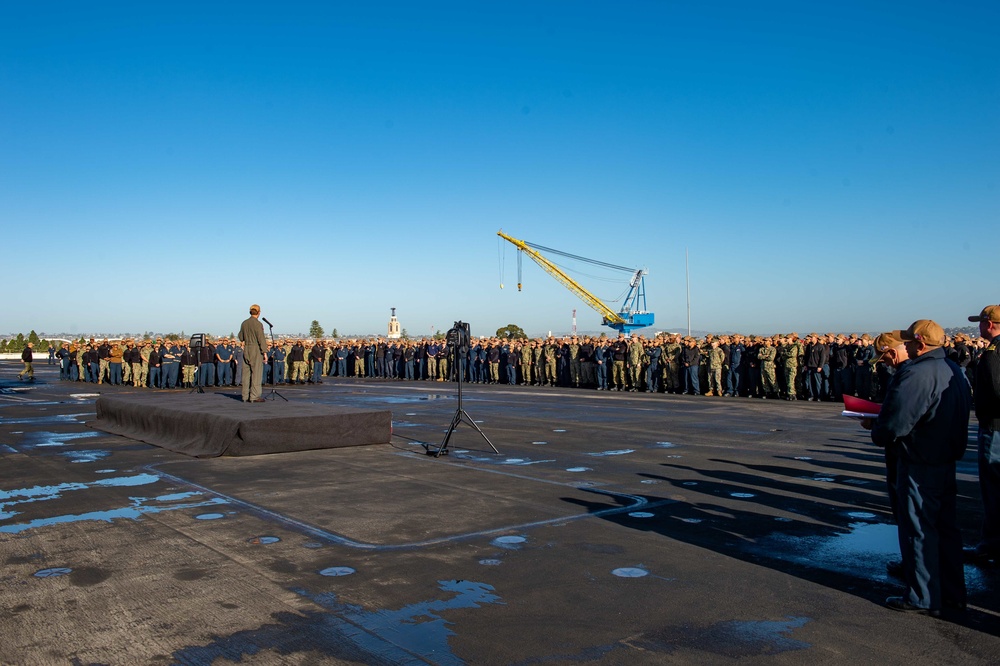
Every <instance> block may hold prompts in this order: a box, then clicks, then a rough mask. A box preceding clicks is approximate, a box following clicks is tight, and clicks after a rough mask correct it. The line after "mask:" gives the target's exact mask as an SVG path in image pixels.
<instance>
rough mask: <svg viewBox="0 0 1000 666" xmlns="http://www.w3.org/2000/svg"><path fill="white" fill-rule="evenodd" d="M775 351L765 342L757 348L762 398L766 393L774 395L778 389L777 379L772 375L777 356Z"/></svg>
mask: <svg viewBox="0 0 1000 666" xmlns="http://www.w3.org/2000/svg"><path fill="white" fill-rule="evenodd" d="M777 353H778V352H777V350H776V349H775V348H774V347H772V346H771V345H770V344H768V343H765V344H764V345H762V346H761V348H760V349H758V350H757V360H758V361H759V362H760V383H761V397H762V398H766V397H767V396H768V395H774V394H775V393H776V392H777V390H778V387H777V383H778V380H777V378H776V377H775V376H774V359H775V357H776V356H777Z"/></svg>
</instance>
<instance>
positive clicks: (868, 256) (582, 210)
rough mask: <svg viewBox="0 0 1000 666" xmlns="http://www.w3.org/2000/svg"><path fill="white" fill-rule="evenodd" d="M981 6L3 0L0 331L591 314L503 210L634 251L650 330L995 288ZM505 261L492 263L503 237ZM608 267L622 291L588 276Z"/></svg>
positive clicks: (999, 167) (986, 42)
mask: <svg viewBox="0 0 1000 666" xmlns="http://www.w3.org/2000/svg"><path fill="white" fill-rule="evenodd" d="M998 29H1000V3H996V2H985V1H984V2H960V3H949V2H943V1H927V0H917V1H915V2H908V3H900V2H896V1H892V2H879V1H877V0H866V1H864V2H861V1H853V0H849V1H845V2H801V0H799V1H796V2H766V1H765V2H756V3H750V2H744V1H743V0H729V1H719V2H698V3H690V2H685V3H681V2H667V1H665V0H656V1H648V2H614V3H613V2H581V1H578V0H577V1H573V2H504V3H469V2H461V3H459V2H427V3H415V2H316V3H301V2H284V3H272V2H268V3H255V2H243V3H212V2H197V3H188V2H169V3H166V2H163V3H134V2H130V3H112V2H101V3H79V2H44V3H37V2H21V3H5V5H4V6H3V8H2V9H0V220H2V223H3V226H2V228H3V232H2V233H3V238H4V243H3V246H4V250H5V251H4V258H5V267H6V270H5V271H4V276H5V288H4V298H3V302H4V308H3V310H4V314H3V316H2V317H0V333H5V332H17V331H24V332H27V330H29V329H35V330H37V331H40V332H41V331H50V332H51V331H71V332H89V331H120V330H127V331H142V330H157V331H179V330H182V329H183V330H185V331H187V332H192V331H197V330H205V331H208V332H214V333H228V332H229V331H231V330H234V329H236V328H237V327H238V325H239V322H240V321H241V320H242V319H244V318H245V316H246V310H247V307H248V305H249V304H250V303H252V302H258V303H260V304H261V306H262V308H263V312H264V315H265V316H267V317H268V318H269V319H270V320H271V321H272V322H274V324H275V325H276V329H277V330H279V331H304V330H306V329H307V328H308V326H309V322H310V321H312V320H313V319H316V320H319V322H320V323H321V324H322V325H323V326H324V327H325V328H326V329H327V331H330V330H332V329H333V328H336V329H338V332H340V333H342V334H343V333H351V332H359V333H367V332H375V333H378V332H383V331H384V330H385V324H386V321H387V320H388V315H389V308H390V307H393V306H394V307H396V308H397V315H398V316H399V319H400V321H401V323H402V325H403V327H404V328H406V329H407V331H408V332H409V333H410V334H411V335H419V334H424V333H429V332H430V331H431V330H434V329H442V330H445V329H447V328H448V327H449V326H450V325H451V323H452V322H453V321H454V320H456V319H464V320H466V321H469V322H471V324H472V326H473V332H474V333H488V332H492V331H493V330H495V329H496V328H497V327H499V326H503V325H505V324H508V323H516V324H518V325H520V326H522V327H523V328H524V329H525V330H526V331H527V332H528V333H529V334H542V333H544V332H546V331H549V330H554V331H565V330H568V329H569V327H570V317H571V312H572V310H573V309H574V308H576V309H577V314H578V326H579V328H581V329H586V330H595V329H599V328H600V317H599V316H598V315H597V314H596V313H595V312H593V311H592V310H590V309H588V308H587V307H586V306H585V305H583V303H581V302H579V301H578V300H577V299H576V298H575V297H574V296H573V295H572V294H570V293H569V292H568V291H566V290H565V289H563V288H562V287H561V286H560V285H558V284H557V283H556V282H555V281H554V280H553V279H552V278H551V277H549V276H548V275H546V274H545V273H543V272H542V271H541V269H540V268H538V267H537V266H535V265H534V264H533V263H531V262H530V261H528V260H527V259H525V261H524V269H523V281H524V290H523V291H522V292H520V293H518V292H517V290H516V287H515V284H516V282H517V275H516V272H517V271H516V259H515V255H516V251H515V250H514V248H513V247H512V246H510V245H507V247H506V251H505V252H501V246H500V242H499V239H498V237H497V236H496V231H497V230H498V229H500V228H503V230H504V231H505V232H507V233H509V234H511V235H513V236H515V237H518V238H523V239H527V240H529V241H532V242H535V243H539V244H542V245H547V246H549V247H553V248H558V249H560V250H565V251H568V252H572V253H576V254H579V255H584V256H587V257H593V258H595V259H600V260H603V261H607V262H611V263H615V264H623V265H628V266H637V267H640V266H644V267H647V268H648V269H649V277H648V278H647V292H648V299H649V309H650V310H653V311H654V312H655V313H656V318H657V327H656V328H671V329H680V328H682V327H683V326H684V325H685V321H686V316H685V290H684V277H685V276H684V252H685V248H687V249H689V251H690V259H691V268H690V272H691V301H692V326H693V327H694V328H696V329H702V330H742V331H746V332H753V333H763V332H772V331H778V330H786V331H787V330H796V331H798V332H800V333H804V332H807V331H806V329H809V330H813V329H818V330H824V331H825V330H879V329H887V328H896V327H900V326H905V325H907V324H909V323H910V322H911V321H912V320H914V319H917V318H923V317H930V318H934V319H936V320H938V321H939V322H940V323H942V324H943V325H945V326H953V325H961V324H963V323H967V322H965V317H966V316H968V315H969V314H974V313H978V312H979V310H980V308H981V307H982V306H983V305H985V304H987V303H997V302H1000V289H998V287H997V279H996V273H997V268H996V267H997V264H998V256H1000V255H998V252H997V241H996V239H997V233H998V226H1000V225H998V224H997V223H998V213H1000V159H998V156H1000V39H997V34H998ZM504 257H505V262H504V265H505V270H504V275H503V282H504V284H505V288H504V289H502V290H501V289H500V281H501V273H500V260H501V259H502V258H504ZM574 275H575V276H576V277H578V278H579V280H580V282H581V283H583V284H584V286H586V287H588V288H590V289H591V290H592V291H594V292H595V293H596V294H597V295H598V296H599V297H601V298H605V299H613V298H615V297H617V296H618V295H619V294H620V292H621V290H622V287H621V285H614V284H611V283H608V282H605V281H603V280H602V279H600V278H601V277H603V276H602V275H601V274H599V273H596V272H594V271H592V270H590V269H584V270H583V272H582V273H575V274H574Z"/></svg>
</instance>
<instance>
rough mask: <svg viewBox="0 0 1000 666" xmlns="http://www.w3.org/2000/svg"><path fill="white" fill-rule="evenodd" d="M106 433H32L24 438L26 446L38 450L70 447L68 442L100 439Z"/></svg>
mask: <svg viewBox="0 0 1000 666" xmlns="http://www.w3.org/2000/svg"><path fill="white" fill-rule="evenodd" d="M103 434H104V433H101V432H45V431H42V432H32V433H27V434H25V436H24V437H22V441H23V443H24V444H26V445H28V446H34V447H36V448H45V447H49V446H69V444H68V442H72V441H74V440H78V439H89V438H91V437H100V436H101V435H103Z"/></svg>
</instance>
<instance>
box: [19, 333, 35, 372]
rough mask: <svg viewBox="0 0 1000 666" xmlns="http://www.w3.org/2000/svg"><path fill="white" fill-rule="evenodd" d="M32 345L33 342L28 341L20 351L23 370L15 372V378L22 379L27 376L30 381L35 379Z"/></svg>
mask: <svg viewBox="0 0 1000 666" xmlns="http://www.w3.org/2000/svg"><path fill="white" fill-rule="evenodd" d="M32 347H34V343H33V342H29V343H28V344H27V345H26V346H25V348H24V350H23V351H22V352H21V363H24V370H22V371H21V372H19V373H17V378H18V379H22V378H23V377H27V378H28V379H29V380H31V381H35V368H34V366H33V365H32V363H33V362H34V360H35V357H34V354H33V353H32Z"/></svg>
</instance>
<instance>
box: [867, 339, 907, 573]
mask: <svg viewBox="0 0 1000 666" xmlns="http://www.w3.org/2000/svg"><path fill="white" fill-rule="evenodd" d="M902 333H903V332H902V331H898V330H897V331H888V332H886V333H882V334H881V335H879V336H878V337H877V338H875V344H874V347H872V349H873V351H874V352H875V353H877V354H878V355H879V356H878V360H879V361H881V362H882V363H884V364H885V366H886V368H888V370H889V372H890V373H893V374H890V375H889V386H891V384H892V378H893V377H895V374H894V373H895V371H896V370H898V369H899V368H900V367H901V366H902V365H903V364H904V363H906V362H907V361H909V360H910V357H909V355H908V354H907V353H906V344H905V343H904V342H903V338H902V337H901V335H902ZM887 388H888V387H887ZM871 424H872V422H871V421H869V420H866V421H865V422H864V423H863V425H864V426H865V427H866V428H868V429H871ZM898 464H899V447H898V446H897V445H896V443H895V442H893V443H892V444H888V445H886V447H885V484H886V488H887V490H888V492H889V509H890V510H891V511H892V520H893V522H894V523H896V525H897V526H898V525H899V520H900V519H899V496H898V495H899V494H898V487H899V484H898V483H897V481H896V474H897V469H896V468H897V466H898ZM900 551H902V546H900ZM885 568H886V571H887V572H888V574H889V575H890V576H893V577H895V578H899V579H900V580H906V578H905V574H904V570H903V563H902V562H901V561H899V560H894V561H892V562H889V563H887V564H886V565H885Z"/></svg>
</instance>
